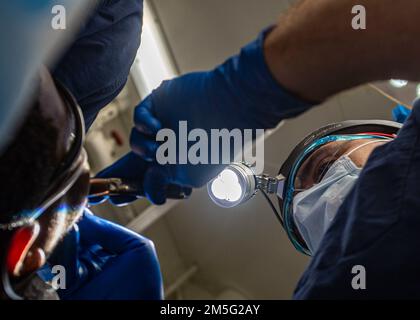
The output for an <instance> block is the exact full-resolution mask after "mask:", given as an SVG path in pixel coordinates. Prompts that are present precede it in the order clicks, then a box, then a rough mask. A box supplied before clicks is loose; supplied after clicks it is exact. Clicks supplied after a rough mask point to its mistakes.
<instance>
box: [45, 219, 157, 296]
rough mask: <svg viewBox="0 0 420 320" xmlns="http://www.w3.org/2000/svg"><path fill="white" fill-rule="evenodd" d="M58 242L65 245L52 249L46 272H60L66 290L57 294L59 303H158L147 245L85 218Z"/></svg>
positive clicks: (120, 229) (123, 231) (152, 258)
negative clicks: (54, 269)
mask: <svg viewBox="0 0 420 320" xmlns="http://www.w3.org/2000/svg"><path fill="white" fill-rule="evenodd" d="M75 234H76V236H75ZM68 239H70V240H68ZM64 242H67V245H64V246H63V245H61V246H60V247H58V248H57V250H56V251H57V252H55V253H54V255H53V256H52V257H51V258H50V259H49V266H50V267H52V266H53V265H55V264H59V265H63V266H64V267H65V268H66V283H67V286H66V289H64V290H58V294H59V295H60V298H61V299H65V300H74V299H77V300H103V299H107V300H108V299H109V300H120V299H124V300H133V299H141V300H157V299H162V298H163V289H162V277H161V273H160V267H159V262H158V259H157V256H156V252H155V248H154V245H153V243H152V242H151V241H150V240H148V239H146V238H144V237H142V236H140V235H138V234H136V233H134V232H132V231H130V230H128V229H126V228H124V227H121V226H119V225H117V224H114V223H112V222H109V221H107V220H104V219H102V218H99V217H96V216H94V215H93V214H91V213H90V212H85V214H84V217H83V218H82V220H81V221H79V222H78V231H77V230H76V232H74V231H73V232H72V233H71V234H69V235H68V236H67V237H66V238H65V239H64ZM44 278H45V277H44Z"/></svg>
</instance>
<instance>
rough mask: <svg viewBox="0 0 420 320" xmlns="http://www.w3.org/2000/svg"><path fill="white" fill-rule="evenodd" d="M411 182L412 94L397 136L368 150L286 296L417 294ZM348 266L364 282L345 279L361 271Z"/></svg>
mask: <svg viewBox="0 0 420 320" xmlns="http://www.w3.org/2000/svg"><path fill="white" fill-rule="evenodd" d="M419 185H420V101H418V102H417V103H416V104H415V107H414V110H413V112H412V114H411V116H410V117H409V118H408V119H407V121H406V123H405V125H404V127H403V128H402V129H401V131H400V133H399V135H398V137H397V138H396V139H395V140H394V141H392V142H389V143H387V144H386V145H383V146H380V147H378V148H376V149H375V151H374V152H373V153H372V155H371V157H370V158H369V161H368V162H367V164H366V166H365V167H364V169H363V171H362V173H361V175H360V178H359V179H358V181H357V183H356V185H355V187H354V188H353V189H352V191H351V192H350V193H349V195H348V196H347V198H346V199H345V201H344V203H343V205H342V206H341V207H340V209H339V211H338V213H337V216H336V218H335V219H334V221H333V222H332V224H331V226H330V228H329V229H328V231H327V232H326V234H325V236H324V238H323V240H322V242H321V244H320V247H319V249H318V251H317V252H316V254H315V256H314V257H313V259H312V261H311V263H310V265H309V267H308V268H307V270H306V271H305V273H304V275H303V276H302V278H301V280H300V281H299V283H298V286H297V288H296V290H295V293H294V298H295V299H372V298H374V299H376V298H377V299H381V298H384V299H386V298H411V299H413V298H415V299H418V298H420V255H419V254H418V248H419V247H420V192H419V190H420V188H419ZM354 266H363V267H364V269H365V276H366V277H365V280H366V283H365V284H366V289H364V290H363V289H358V290H356V289H354V288H353V286H352V280H353V278H354V277H356V276H357V277H359V276H362V274H361V273H360V272H359V271H358V272H356V273H352V270H353V268H354ZM359 279H360V278H357V280H359ZM355 283H356V284H357V283H359V284H360V283H361V282H359V281H355ZM356 287H357V286H356Z"/></svg>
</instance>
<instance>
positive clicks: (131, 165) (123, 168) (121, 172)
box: [89, 152, 192, 206]
mask: <svg viewBox="0 0 420 320" xmlns="http://www.w3.org/2000/svg"><path fill="white" fill-rule="evenodd" d="M157 167H160V166H158V165H156V164H151V163H150V162H147V161H145V160H143V159H142V158H141V157H139V156H138V155H136V154H134V153H133V152H130V153H128V154H126V155H125V156H124V157H122V158H121V159H119V160H118V161H117V162H115V163H114V164H113V165H112V166H110V167H108V168H106V169H104V170H102V171H101V172H99V173H98V174H97V175H96V177H97V178H123V179H130V180H131V181H137V182H138V183H139V185H140V186H142V187H143V189H144V190H145V197H147V198H148V199H149V200H150V201H151V202H153V203H154V204H158V205H160V204H163V203H164V202H165V201H164V200H163V201H159V199H166V191H165V189H164V188H161V189H160V190H157V191H156V192H154V193H152V194H149V193H148V191H149V190H153V186H154V185H155V184H156V183H158V184H159V185H164V186H165V185H168V184H170V183H171V182H172V181H171V180H170V179H169V178H168V177H169V175H167V174H163V173H162V172H164V170H163V171H162V170H160V169H159V170H157ZM155 171H158V172H157V173H156V174H155V173H154V172H155ZM146 172H149V174H148V175H146V176H145V173H146ZM181 191H182V192H183V193H185V194H187V195H189V194H191V192H192V190H191V188H190V187H182V190H181ZM156 193H158V195H159V197H156V196H155V197H152V196H154V195H155V194H156ZM136 199H137V198H135V197H130V196H113V197H95V198H90V199H89V204H90V205H96V204H99V203H101V202H103V201H106V200H109V202H111V203H112V204H114V205H117V206H122V205H125V204H127V203H129V202H132V201H134V200H136Z"/></svg>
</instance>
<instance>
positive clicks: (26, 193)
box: [0, 102, 59, 220]
mask: <svg viewBox="0 0 420 320" xmlns="http://www.w3.org/2000/svg"><path fill="white" fill-rule="evenodd" d="M57 139H58V128H56V127H55V126H54V125H53V123H52V121H51V120H50V119H48V118H46V117H45V116H43V115H42V113H41V109H40V106H39V103H38V102H36V103H34V105H33V106H32V107H31V108H30V110H29V111H28V112H27V114H26V118H25V120H24V121H23V122H22V125H21V127H20V129H18V131H17V133H16V135H15V136H14V138H13V139H12V141H11V143H10V144H9V145H8V147H6V149H5V151H4V152H2V153H1V154H0V217H1V219H2V220H3V219H7V218H13V217H15V216H16V215H19V214H20V213H22V212H25V211H27V210H34V209H36V208H37V206H38V205H40V202H41V201H42V200H43V199H44V197H45V196H46V193H47V191H48V187H49V186H50V185H51V183H52V179H53V175H54V173H55V170H56V168H57V166H58V163H59V159H58V156H57Z"/></svg>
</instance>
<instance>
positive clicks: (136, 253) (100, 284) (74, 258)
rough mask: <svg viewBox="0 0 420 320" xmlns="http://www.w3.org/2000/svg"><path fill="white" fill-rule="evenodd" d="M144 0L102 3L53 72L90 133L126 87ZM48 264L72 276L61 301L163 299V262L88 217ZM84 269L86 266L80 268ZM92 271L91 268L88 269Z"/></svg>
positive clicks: (146, 244) (139, 240)
mask: <svg viewBox="0 0 420 320" xmlns="http://www.w3.org/2000/svg"><path fill="white" fill-rule="evenodd" d="M142 14H143V1H142V0H129V1H128V0H103V1H101V2H100V3H99V5H98V7H97V8H96V10H95V11H94V13H93V14H92V16H91V17H90V18H89V19H88V20H87V23H86V24H85V26H83V29H82V31H81V32H80V34H79V36H78V37H77V39H76V40H75V42H74V43H73V45H72V46H71V47H70V48H69V50H68V51H67V53H66V54H65V55H64V56H63V58H62V59H61V61H60V62H59V63H58V65H57V66H56V68H55V70H54V77H55V78H56V79H58V80H59V81H60V82H62V83H63V84H64V85H65V86H66V87H67V88H68V89H69V90H70V91H71V92H72V93H73V95H74V96H75V98H76V99H77V101H78V103H79V105H80V107H81V108H82V111H83V114H84V118H85V122H86V127H87V128H89V126H90V125H91V124H92V122H93V121H94V119H95V117H96V115H97V114H98V112H99V111H100V110H101V109H102V108H103V107H105V106H106V105H107V104H108V103H110V102H111V101H112V100H113V99H114V98H115V97H116V96H117V95H118V94H119V93H120V91H121V90H122V88H123V87H124V85H125V84H126V81H127V77H128V74H129V71H130V67H131V65H132V63H133V61H134V58H135V56H136V53H137V50H138V48H139V46H140V35H141V30H142ZM79 229H80V231H79V233H80V236H79V235H78V233H76V232H71V233H70V234H69V235H67V236H66V238H65V239H64V240H63V241H62V242H61V244H60V245H59V247H58V248H57V249H56V251H55V252H54V255H53V257H51V259H50V263H52V264H62V265H65V266H66V270H68V272H67V273H68V278H70V279H69V280H71V281H69V286H68V288H67V289H66V290H59V294H60V296H61V298H62V299H95V300H96V299H112V300H114V299H124V300H127V299H128V300H130V299H142V300H144V299H162V298H163V291H162V287H163V286H162V277H161V273H160V268H159V262H158V259H157V256H156V252H155V250H154V246H153V244H152V243H151V242H150V240H148V239H146V238H144V237H141V236H139V235H137V234H134V233H133V232H130V231H128V230H127V229H125V228H122V227H120V226H117V225H115V224H112V223H110V222H108V221H105V220H103V219H100V218H98V217H93V216H91V215H86V216H85V218H84V219H83V220H82V221H81V222H79ZM81 266H85V267H84V268H81ZM86 266H90V267H86Z"/></svg>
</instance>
